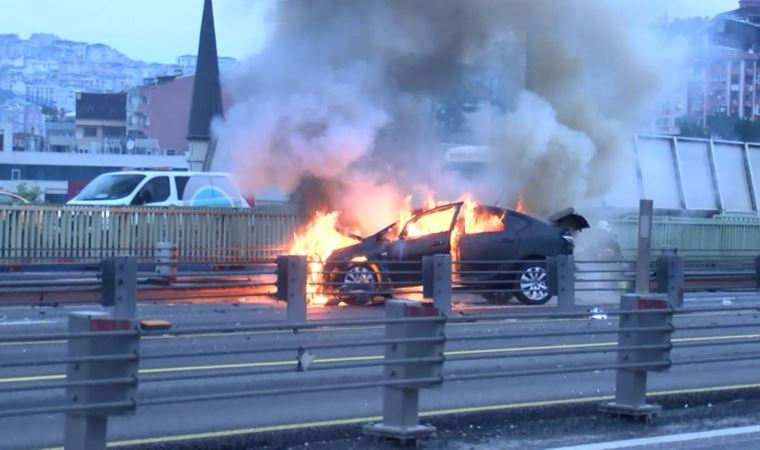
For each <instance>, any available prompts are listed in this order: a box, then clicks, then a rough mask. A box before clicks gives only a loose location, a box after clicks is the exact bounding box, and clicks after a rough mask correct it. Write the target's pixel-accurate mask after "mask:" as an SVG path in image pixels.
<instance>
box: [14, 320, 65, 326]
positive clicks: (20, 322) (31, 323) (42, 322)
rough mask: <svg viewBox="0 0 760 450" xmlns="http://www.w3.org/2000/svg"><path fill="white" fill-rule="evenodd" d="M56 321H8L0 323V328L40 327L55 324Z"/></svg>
mask: <svg viewBox="0 0 760 450" xmlns="http://www.w3.org/2000/svg"><path fill="white" fill-rule="evenodd" d="M57 322H59V321H58V320H10V321H7V322H6V321H0V326H3V325H4V326H10V325H42V324H45V323H57Z"/></svg>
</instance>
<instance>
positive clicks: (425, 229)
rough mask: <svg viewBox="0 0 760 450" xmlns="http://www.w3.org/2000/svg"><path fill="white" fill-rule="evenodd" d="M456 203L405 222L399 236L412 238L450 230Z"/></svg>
mask: <svg viewBox="0 0 760 450" xmlns="http://www.w3.org/2000/svg"><path fill="white" fill-rule="evenodd" d="M457 209H458V205H450V206H448V207H445V208H442V209H434V210H431V211H428V212H425V213H422V214H420V215H418V216H416V217H414V218H412V219H411V220H410V221H409V222H407V223H406V226H405V227H404V231H403V232H402V233H401V237H403V238H405V239H412V238H415V237H419V236H425V235H428V234H433V233H443V232H446V231H449V230H451V225H452V222H453V220H454V215H455V214H456V212H457Z"/></svg>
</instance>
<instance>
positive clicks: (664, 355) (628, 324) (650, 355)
mask: <svg viewBox="0 0 760 450" xmlns="http://www.w3.org/2000/svg"><path fill="white" fill-rule="evenodd" d="M620 309H621V310H622V311H624V312H622V313H621V314H620V321H619V329H620V335H619V338H618V349H619V352H618V363H619V364H620V365H621V366H627V365H632V367H622V368H619V369H617V375H616V381H615V400H614V401H613V402H609V403H603V404H602V405H600V407H599V409H600V410H601V411H603V412H607V413H611V414H615V415H619V416H630V417H636V418H637V417H646V418H648V419H650V420H651V418H652V417H654V416H655V415H656V414H657V413H658V412H659V411H660V410H661V409H662V408H661V407H660V406H659V405H653V404H649V403H647V401H646V392H647V373H648V372H649V371H655V370H668V369H669V368H670V365H671V362H670V350H671V349H672V344H671V335H672V333H673V322H672V318H673V309H672V308H671V306H670V305H669V303H668V298H667V296H665V295H658V294H624V295H623V296H622V297H621V301H620ZM647 313H648V314H647Z"/></svg>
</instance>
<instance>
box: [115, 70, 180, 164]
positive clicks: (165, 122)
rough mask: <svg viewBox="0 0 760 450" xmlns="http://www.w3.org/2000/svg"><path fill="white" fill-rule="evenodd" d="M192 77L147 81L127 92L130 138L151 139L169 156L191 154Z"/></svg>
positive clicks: (160, 78)
mask: <svg viewBox="0 0 760 450" xmlns="http://www.w3.org/2000/svg"><path fill="white" fill-rule="evenodd" d="M192 92H193V77H176V76H164V77H156V78H151V79H148V80H146V83H145V84H144V85H143V86H139V87H137V88H134V89H131V90H129V91H128V92H127V134H128V135H129V136H130V137H133V138H152V139H155V140H156V141H157V142H158V146H159V147H160V148H162V149H164V150H165V151H166V152H167V154H170V155H172V154H176V155H184V154H185V153H186V152H187V150H188V146H189V144H188V140H187V121H188V118H189V117H190V99H191V97H192Z"/></svg>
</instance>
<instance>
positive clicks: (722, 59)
mask: <svg viewBox="0 0 760 450" xmlns="http://www.w3.org/2000/svg"><path fill="white" fill-rule="evenodd" d="M697 26H699V24H697ZM691 38H692V39H691V42H692V51H693V55H694V56H693V61H692V67H691V71H692V74H691V77H690V81H689V83H688V86H687V87H686V89H687V103H686V111H685V114H686V116H687V118H688V119H690V120H691V121H693V122H694V123H695V124H696V125H697V126H699V127H705V126H707V125H708V121H709V118H710V117H711V116H718V115H726V116H732V117H736V118H739V119H746V120H751V121H755V120H758V119H760V95H758V94H757V90H758V89H759V88H760V62H759V61H758V60H759V59H760V0H740V1H739V8H738V9H736V10H733V11H728V12H725V13H722V14H719V15H717V16H716V17H715V18H713V19H712V20H710V21H709V22H708V23H706V24H704V26H701V27H700V28H699V30H698V31H697V32H695V33H692V34H691Z"/></svg>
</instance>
